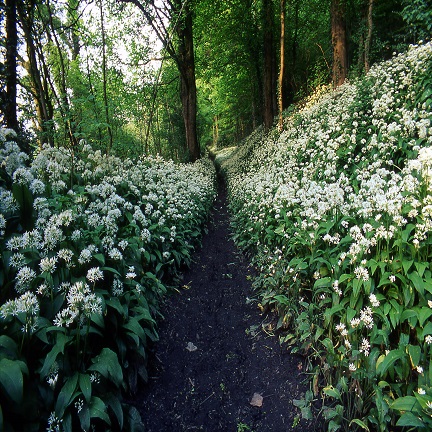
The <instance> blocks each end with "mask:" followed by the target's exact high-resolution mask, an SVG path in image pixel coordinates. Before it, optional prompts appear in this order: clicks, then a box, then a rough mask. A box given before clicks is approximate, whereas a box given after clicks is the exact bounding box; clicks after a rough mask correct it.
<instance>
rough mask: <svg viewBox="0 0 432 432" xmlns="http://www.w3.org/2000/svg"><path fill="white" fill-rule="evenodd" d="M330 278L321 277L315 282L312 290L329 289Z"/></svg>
mask: <svg viewBox="0 0 432 432" xmlns="http://www.w3.org/2000/svg"><path fill="white" fill-rule="evenodd" d="M331 280H332V279H331V277H328V276H327V277H323V278H320V279H318V280H316V281H315V283H314V288H321V287H329V286H330V285H331Z"/></svg>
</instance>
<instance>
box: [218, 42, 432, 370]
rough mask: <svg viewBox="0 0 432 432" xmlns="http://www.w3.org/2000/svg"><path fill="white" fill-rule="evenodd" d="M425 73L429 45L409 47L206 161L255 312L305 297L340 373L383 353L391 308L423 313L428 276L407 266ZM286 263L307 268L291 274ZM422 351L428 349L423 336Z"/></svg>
mask: <svg viewBox="0 0 432 432" xmlns="http://www.w3.org/2000/svg"><path fill="white" fill-rule="evenodd" d="M431 63H432V43H431V42H429V43H425V44H421V45H418V46H412V47H411V48H410V49H409V50H408V51H407V52H406V53H404V54H400V55H398V56H394V58H392V59H391V60H389V61H388V62H385V63H382V64H377V65H375V66H374V67H372V69H371V71H370V73H369V75H368V77H367V78H366V79H360V80H358V81H354V82H348V83H346V84H344V85H343V86H341V87H339V88H338V89H336V90H331V89H328V88H327V89H320V91H319V92H318V93H317V94H316V95H314V96H313V97H312V98H311V100H310V101H309V102H307V103H305V104H303V105H302V106H301V107H299V108H298V109H297V111H296V112H295V114H294V115H291V116H289V117H287V118H285V120H284V130H283V131H282V132H281V133H277V132H276V131H274V130H272V131H270V133H265V132H264V130H263V129H258V130H256V131H255V132H254V133H253V134H252V135H251V136H249V137H248V138H247V139H246V140H245V141H244V142H243V143H242V144H241V145H239V146H238V148H230V149H227V150H225V151H224V152H222V153H221V154H220V155H219V156H218V157H217V159H216V162H217V163H219V164H220V165H221V169H222V171H223V172H224V174H225V175H226V178H227V181H228V192H229V197H230V206H231V210H232V213H233V215H234V217H233V219H234V223H233V226H234V227H235V229H236V239H237V240H238V243H239V245H240V246H241V247H243V248H244V249H245V250H247V251H252V252H254V253H255V255H256V257H257V258H255V260H256V262H257V263H258V268H259V270H260V272H261V275H260V276H259V278H258V280H257V282H256V285H257V286H258V287H259V288H260V289H261V291H262V298H263V301H266V302H267V304H274V303H277V302H278V298H277V295H278V294H283V295H284V296H285V297H286V298H288V297H289V298H290V299H291V298H293V299H295V298H297V296H298V297H300V295H303V291H302V290H304V291H311V293H308V294H310V296H311V297H312V298H314V299H316V302H317V303H318V304H319V306H320V307H321V308H322V309H321V311H322V317H323V318H322V321H320V320H321V318H320V317H319V316H317V317H314V319H316V320H317V322H318V323H319V324H318V326H321V325H322V326H324V327H325V326H326V325H328V326H329V327H331V328H329V329H328V334H331V335H336V336H337V338H336V339H335V341H334V346H335V347H336V346H338V347H339V346H340V345H342V346H343V347H344V348H345V349H346V351H347V352H348V354H347V355H346V356H345V358H344V360H343V361H344V362H345V363H344V365H345V367H346V368H347V369H348V370H349V371H350V372H355V371H357V370H358V369H359V368H363V369H364V368H366V367H368V366H367V364H368V363H369V362H364V361H363V360H362V359H361V358H359V357H358V353H359V352H360V353H361V354H362V355H363V356H369V355H370V353H371V352H372V350H376V349H378V350H379V351H383V349H384V348H383V347H384V346H385V348H389V349H391V347H390V346H386V344H387V343H388V344H389V345H391V343H390V342H388V341H385V340H384V341H383V338H382V337H381V336H377V333H379V332H383V331H388V333H391V332H392V328H393V327H394V326H397V325H398V322H397V321H398V320H399V319H401V318H400V314H399V315H398V316H399V318H397V317H396V318H395V316H394V315H391V314H392V313H395V312H394V311H395V307H394V306H393V305H392V303H394V305H396V303H395V302H397V303H398V304H399V305H400V308H401V309H402V310H403V308H404V307H411V306H406V305H407V303H409V302H410V301H411V302H413V301H414V299H416V300H415V301H417V299H419V300H418V301H419V302H421V305H420V306H419V307H423V305H424V303H425V301H428V305H429V307H432V298H430V292H429V290H425V289H424V288H423V287H422V286H421V283H422V282H421V279H427V278H429V276H426V274H425V273H424V270H423V269H422V264H419V265H417V263H416V265H415V266H414V264H413V263H414V262H415V260H416V259H418V260H419V261H420V262H429V261H430V247H429V242H430V236H431V233H432V115H431V107H430V102H427V103H424V98H425V97H429V100H430V92H428V91H425V90H426V89H424V88H421V85H422V84H421V83H422V82H426V83H428V82H429V81H428V78H427V79H425V77H428V76H429V75H428V74H430V72H428V70H430V64H431ZM422 98H423V99H422ZM278 251H280V253H279V252H278ZM421 253H423V255H422V256H421ZM405 257H407V258H406V261H404V259H405ZM296 260H297V262H303V263H305V264H306V263H307V265H306V266H305V267H303V268H302V269H299V268H295V269H293V267H295V265H292V262H293V261H296ZM302 260H303V261H302ZM411 266H412V267H411ZM323 267H324V268H323ZM414 267H415V268H416V270H417V275H418V281H419V282H418V283H417V282H416V279H415V277H412V276H417V275H412V274H411V273H414V272H415V270H414ZM322 270H324V271H322ZM320 275H325V277H322V278H321V276H320ZM411 279H412V280H411ZM427 283H429V282H427ZM416 285H419V286H418V291H419V292H420V291H425V292H424V294H421V295H419V296H417V293H416V288H417V287H416ZM403 288H405V290H404V296H405V300H400V299H401V298H402V294H400V293H401V292H402V289H403ZM397 291H399V296H400V297H399V300H396V296H395V293H396V292H397ZM426 291H428V292H426ZM323 292H326V294H327V295H326V297H325V300H324V301H322V296H323V295H324V294H323ZM408 293H410V294H408ZM275 297H276V298H275ZM410 297H411V299H410ZM390 300H391V302H390ZM404 301H405V305H404V304H403V303H404ZM341 304H344V305H349V307H346V308H344V309H343V310H340V308H341ZM415 304H416V303H415V302H414V305H415ZM396 306H397V305H396ZM297 308H298V309H300V310H303V309H302V305H301V304H300V305H296V306H294V307H293V308H292V309H291V310H290V313H295V311H296V309H297ZM330 314H331V317H332V319H331V320H329V319H328V318H329V315H330ZM388 315H390V317H387V316H388ZM301 317H302V315H301V314H300V315H299V318H298V320H299V321H300V320H301ZM311 319H312V318H311ZM333 320H334V321H333ZM387 320H390V322H389V321H387ZM327 322H330V323H331V324H327ZM333 322H335V324H333ZM334 325H335V330H336V332H335V331H334V327H333V326H334ZM377 330H378V331H377ZM297 331H298V329H297ZM326 334H327V333H326ZM339 339H341V340H339ZM300 340H302V339H301V338H300ZM389 340H390V338H389ZM311 342H312V343H313V338H312V337H311ZM419 342H420V343H422V341H419ZM424 345H425V346H426V348H423V349H427V350H430V347H429V345H432V335H425V337H424ZM340 352H341V351H340ZM341 361H342V360H341ZM417 372H418V373H420V372H419V371H418V370H417ZM429 372H430V371H429ZM429 372H428V373H429Z"/></svg>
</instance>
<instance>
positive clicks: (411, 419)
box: [396, 411, 425, 428]
mask: <svg viewBox="0 0 432 432" xmlns="http://www.w3.org/2000/svg"><path fill="white" fill-rule="evenodd" d="M396 426H401V427H402V426H411V427H422V428H424V427H425V424H424V423H423V422H422V421H421V420H420V418H419V417H417V416H416V415H414V414H413V413H412V412H409V411H408V412H406V413H403V414H402V415H401V417H400V418H399V420H398V421H397V423H396Z"/></svg>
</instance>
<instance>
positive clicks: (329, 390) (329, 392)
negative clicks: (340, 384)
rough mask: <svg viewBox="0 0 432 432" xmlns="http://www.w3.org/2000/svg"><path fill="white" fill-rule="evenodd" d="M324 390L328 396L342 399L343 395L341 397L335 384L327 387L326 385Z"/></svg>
mask: <svg viewBox="0 0 432 432" xmlns="http://www.w3.org/2000/svg"><path fill="white" fill-rule="evenodd" d="M323 392H324V393H325V394H326V395H327V396H330V397H333V398H335V399H339V400H342V397H341V394H340V391H339V390H338V389H337V388H336V387H333V386H327V387H324V389H323Z"/></svg>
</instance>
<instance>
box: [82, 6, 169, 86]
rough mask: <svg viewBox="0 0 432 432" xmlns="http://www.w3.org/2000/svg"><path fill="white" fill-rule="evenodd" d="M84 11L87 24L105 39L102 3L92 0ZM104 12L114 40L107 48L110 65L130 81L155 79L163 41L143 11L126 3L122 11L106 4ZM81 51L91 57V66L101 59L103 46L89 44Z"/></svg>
mask: <svg viewBox="0 0 432 432" xmlns="http://www.w3.org/2000/svg"><path fill="white" fill-rule="evenodd" d="M81 12H82V15H81V19H82V20H83V23H84V27H85V28H88V30H89V31H90V33H91V34H93V35H95V36H96V37H97V38H98V39H99V42H101V38H102V36H101V19H100V9H99V5H98V4H97V3H91V4H89V5H86V6H85V8H84V9H83V10H82V11H81ZM103 13H104V27H105V33H106V38H107V40H110V41H111V42H112V46H111V47H110V48H109V49H108V52H107V65H108V67H110V68H115V69H116V70H118V71H119V72H120V73H121V74H122V76H123V79H124V80H125V81H126V82H128V83H130V84H139V81H140V82H141V83H143V80H144V81H145V82H147V83H148V82H151V81H153V79H154V77H155V76H156V71H157V70H158V69H159V68H160V66H161V51H162V44H161V42H160V41H159V39H158V38H157V36H156V34H155V33H154V31H153V29H152V28H151V27H150V26H149V25H148V24H147V22H146V20H145V18H144V16H143V14H142V12H141V11H140V10H139V9H138V8H137V7H136V6H134V5H131V4H123V9H122V11H121V12H120V13H119V11H118V10H117V11H113V10H110V9H109V8H107V7H106V6H105V5H104V10H103ZM81 55H82V56H83V58H85V59H86V58H87V57H88V59H89V62H90V65H91V66H94V65H95V64H100V63H101V58H102V54H101V48H100V47H97V46H94V45H93V46H90V45H86V46H84V47H83V49H82V52H81ZM84 64H85V62H84Z"/></svg>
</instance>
